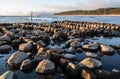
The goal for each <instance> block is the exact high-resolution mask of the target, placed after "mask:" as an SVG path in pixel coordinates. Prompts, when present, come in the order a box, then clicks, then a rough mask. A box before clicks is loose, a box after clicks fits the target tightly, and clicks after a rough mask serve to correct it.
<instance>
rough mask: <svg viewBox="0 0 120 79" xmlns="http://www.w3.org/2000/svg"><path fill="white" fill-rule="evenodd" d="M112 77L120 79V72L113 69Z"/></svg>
mask: <svg viewBox="0 0 120 79" xmlns="http://www.w3.org/2000/svg"><path fill="white" fill-rule="evenodd" d="M111 76H112V78H113V79H120V70H117V69H113V70H112V72H111Z"/></svg>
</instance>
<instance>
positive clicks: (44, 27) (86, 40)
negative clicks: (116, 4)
mask: <svg viewBox="0 0 120 79" xmlns="http://www.w3.org/2000/svg"><path fill="white" fill-rule="evenodd" d="M0 29H1V30H0V62H1V64H0V75H1V76H0V79H1V78H2V79H8V78H7V77H9V79H14V78H13V73H16V74H17V76H18V78H17V79H24V78H27V77H28V78H29V79H34V78H35V79H48V78H49V79H69V78H71V79H81V78H83V79H114V78H115V79H119V76H118V75H119V74H120V71H119V70H120V64H119V62H120V61H119V60H120V55H119V54H120V43H119V42H120V41H119V39H120V38H119V37H120V27H119V25H116V24H107V23H92V22H78V21H67V20H64V21H54V22H51V23H47V22H46V23H39V24H37V23H35V24H34V23H18V24H17V25H14V26H13V24H11V25H2V26H0ZM104 39H105V40H104ZM113 39H116V40H117V41H116V40H113ZM110 40H113V41H112V42H109V41H110ZM113 43H114V44H113ZM116 52H117V53H116ZM6 53H7V54H6ZM4 60H6V61H4ZM2 61H3V62H2ZM111 61H113V62H111ZM6 63H7V67H6ZM9 65H10V68H9ZM16 67H17V69H16ZM2 68H3V69H2ZM9 69H11V70H12V71H11V72H9V74H10V75H9V74H8V75H5V76H7V77H6V78H3V76H2V74H3V73H2V72H5V71H7V70H9ZM1 71H2V72H1ZM26 71H27V72H26ZM7 73H8V72H7ZM19 73H20V74H19ZM26 73H27V74H26ZM21 75H22V76H23V77H22V76H21ZM39 75H40V76H39Z"/></svg>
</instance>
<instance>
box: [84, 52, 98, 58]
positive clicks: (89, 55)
mask: <svg viewBox="0 0 120 79" xmlns="http://www.w3.org/2000/svg"><path fill="white" fill-rule="evenodd" d="M85 55H86V56H87V57H93V58H97V57H98V55H97V54H95V53H92V52H86V53H85Z"/></svg>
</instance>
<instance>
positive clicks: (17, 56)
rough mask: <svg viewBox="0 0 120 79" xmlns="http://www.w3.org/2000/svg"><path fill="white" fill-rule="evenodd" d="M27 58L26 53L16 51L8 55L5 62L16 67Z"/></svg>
mask: <svg viewBox="0 0 120 79" xmlns="http://www.w3.org/2000/svg"><path fill="white" fill-rule="evenodd" d="M27 58H28V55H27V54H26V53H24V52H20V51H17V52H15V53H13V54H12V55H11V56H10V58H9V59H8V60H7V63H8V64H9V65H10V66H13V67H18V66H19V65H20V64H21V63H22V61H24V60H25V59H27Z"/></svg>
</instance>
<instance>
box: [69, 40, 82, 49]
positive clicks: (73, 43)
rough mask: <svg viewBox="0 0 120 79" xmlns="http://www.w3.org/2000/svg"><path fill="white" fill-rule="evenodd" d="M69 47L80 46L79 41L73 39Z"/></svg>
mask: <svg viewBox="0 0 120 79" xmlns="http://www.w3.org/2000/svg"><path fill="white" fill-rule="evenodd" d="M70 46H71V47H74V48H75V47H81V46H82V45H81V43H80V42H79V41H73V42H72V43H71V44H70Z"/></svg>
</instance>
